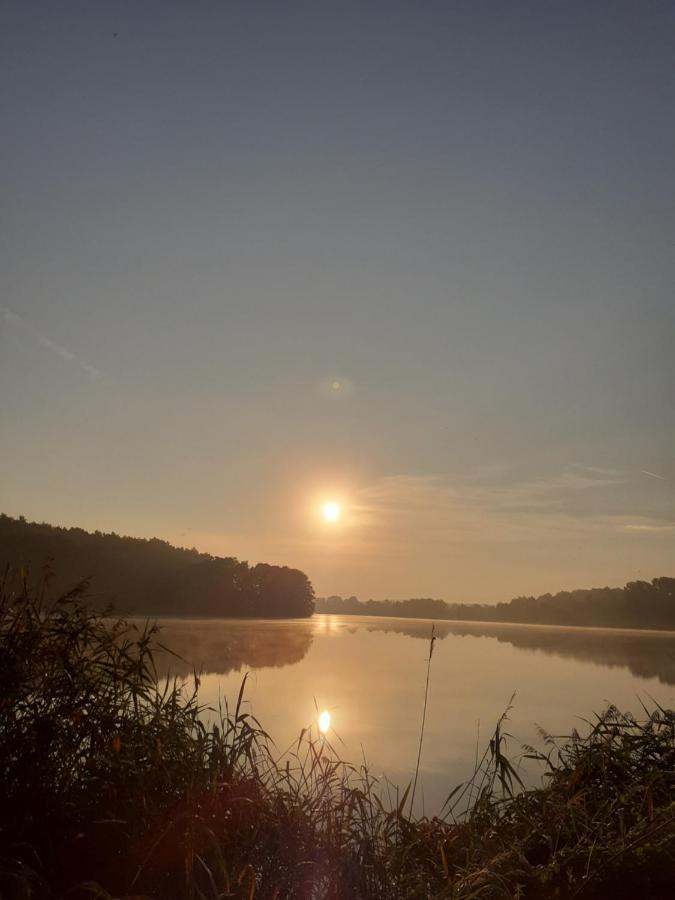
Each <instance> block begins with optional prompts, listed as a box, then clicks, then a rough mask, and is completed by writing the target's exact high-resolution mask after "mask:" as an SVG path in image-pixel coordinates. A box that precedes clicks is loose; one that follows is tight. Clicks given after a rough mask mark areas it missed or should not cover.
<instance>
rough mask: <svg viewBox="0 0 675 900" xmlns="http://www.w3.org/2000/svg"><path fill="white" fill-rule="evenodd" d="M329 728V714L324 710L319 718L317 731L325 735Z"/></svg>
mask: <svg viewBox="0 0 675 900" xmlns="http://www.w3.org/2000/svg"><path fill="white" fill-rule="evenodd" d="M329 728H330V713H329V712H328V710H327V709H324V711H323V712H322V713H321V715H320V716H319V731H320V732H321V734H325V733H326V732H327V731H328V729H329Z"/></svg>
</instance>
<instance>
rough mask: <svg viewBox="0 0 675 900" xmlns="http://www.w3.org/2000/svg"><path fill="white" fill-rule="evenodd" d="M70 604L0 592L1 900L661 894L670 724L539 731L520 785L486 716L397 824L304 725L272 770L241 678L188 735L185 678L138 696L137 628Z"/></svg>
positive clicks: (400, 800) (22, 589) (378, 797)
mask: <svg viewBox="0 0 675 900" xmlns="http://www.w3.org/2000/svg"><path fill="white" fill-rule="evenodd" d="M84 593H85V586H84V585H80V586H79V587H78V588H76V589H75V590H72V591H70V592H69V593H67V594H65V595H63V596H62V597H60V598H59V599H58V600H56V601H54V602H51V601H49V600H48V599H47V592H46V590H45V587H44V585H42V586H41V587H38V588H37V589H36V590H35V591H32V590H30V589H29V588H28V587H27V586H26V584H25V583H19V584H14V585H8V584H7V583H5V585H4V588H3V590H2V594H1V596H0V679H1V681H2V685H3V692H2V695H1V696H0V783H1V784H2V789H3V794H4V796H3V802H2V803H1V804H0V895H1V896H2V897H3V898H27V897H36V898H52V897H63V896H66V895H68V896H69V897H74V898H79V897H98V898H104V897H105V898H107V897H128V898H130V897H132V896H133V897H137V898H138V897H154V898H207V900H216V898H226V897H228V898H229V897H231V898H242V900H243V898H247V900H252V898H261V900H281V898H335V900H338V898H339V900H342V898H345V900H347V898H357V897H358V898H378V900H379V898H387V900H390V898H391V897H400V898H420V897H432V898H453V900H464V898H466V900H468V898H478V897H480V898H513V897H520V898H537V900H539V898H541V900H543V898H568V900H572V898H601V897H602V898H605V897H607V896H613V897H615V898H624V897H625V898H628V897H631V898H633V897H638V896H641V897H650V898H656V900H658V898H665V897H670V896H671V890H672V883H673V878H674V877H675V802H674V801H675V714H674V713H673V712H671V711H668V710H665V709H662V708H660V707H658V706H654V707H652V708H651V709H645V710H644V715H643V716H642V717H641V718H640V719H636V718H633V717H632V716H630V715H624V714H622V713H620V712H618V711H617V710H615V709H613V708H610V709H608V710H606V711H605V712H604V713H603V714H602V715H600V716H598V717H597V718H596V719H594V720H593V721H592V722H591V723H589V726H588V729H587V731H586V732H585V733H584V734H582V735H576V734H575V735H572V736H571V737H570V738H568V739H566V740H564V741H562V742H558V741H556V740H554V739H553V738H551V737H548V736H542V741H543V747H544V751H543V752H542V751H540V750H538V751H536V750H532V749H531V750H527V751H526V752H527V755H528V756H529V757H531V759H530V762H532V763H534V762H536V763H537V764H539V765H541V767H542V773H543V786H542V787H540V788H537V789H530V790H521V788H520V785H519V783H518V770H517V766H516V765H514V763H512V762H511V761H510V760H509V758H508V756H507V752H506V744H505V736H504V727H505V723H504V721H501V722H499V723H498V725H497V728H496V730H495V733H494V735H493V738H492V740H491V742H490V744H489V746H488V748H487V750H486V752H485V754H484V756H483V758H482V760H480V761H479V763H478V764H477V767H476V771H475V773H474V774H473V776H472V777H471V778H470V779H469V780H468V781H467V783H466V784H464V785H461V786H460V787H459V788H457V789H456V790H454V791H452V792H449V793H450V796H449V798H448V802H447V803H446V805H445V807H444V810H443V812H442V814H441V815H440V816H438V817H433V818H429V817H425V816H419V815H413V814H412V813H411V810H410V806H411V803H410V797H409V791H408V790H407V789H406V788H405V787H404V788H403V789H402V790H401V792H400V793H399V794H395V795H394V798H393V799H392V800H391V801H385V800H384V799H383V796H384V797H386V796H387V792H386V791H385V792H384V793H383V794H381V793H380V790H379V787H378V784H377V782H376V781H375V780H374V779H373V777H372V776H371V774H370V772H369V771H368V768H367V766H365V765H361V766H356V767H355V766H351V765H350V764H348V763H346V762H344V761H342V760H341V759H340V757H339V755H338V753H337V752H336V751H335V749H334V748H333V746H332V744H331V741H330V739H329V740H324V739H323V738H321V737H320V736H319V735H318V734H317V733H316V732H315V730H314V729H313V728H311V729H309V730H307V731H305V732H303V733H302V734H301V735H300V736H299V738H298V741H297V743H296V745H295V746H294V747H293V748H292V749H291V750H290V751H289V752H288V753H286V754H285V755H283V756H281V757H279V756H278V752H277V750H276V748H275V747H274V745H273V743H272V742H271V739H270V738H269V736H268V735H267V734H266V733H265V731H264V730H263V727H262V725H261V724H260V723H258V722H257V721H256V719H255V718H253V716H252V715H250V714H249V713H248V712H247V711H246V705H245V703H244V702H243V700H242V698H243V692H244V687H245V681H244V683H242V692H241V693H240V695H239V698H238V700H237V701H236V703H235V704H234V706H233V707H232V708H228V707H227V706H226V705H224V706H223V707H222V709H220V710H217V711H212V713H211V714H210V715H211V719H212V720H211V723H210V724H209V719H208V715H209V714H208V713H207V711H206V710H204V709H202V708H201V707H200V705H199V699H198V693H197V690H196V689H197V687H198V683H199V679H198V677H197V676H195V679H194V680H193V682H192V683H191V685H190V684H189V683H188V684H186V683H183V682H180V681H178V680H173V679H168V680H166V679H161V680H158V679H157V677H156V672H155V665H154V654H155V651H156V649H157V647H158V646H159V642H160V641H161V634H160V633H158V631H157V629H156V627H153V626H147V627H145V628H140V629H139V628H137V627H135V626H133V625H131V624H130V623H128V622H127V621H125V620H124V619H117V620H114V621H112V622H111V621H110V620H109V619H108V620H106V619H105V618H104V617H103V616H102V615H101V614H100V613H98V612H95V611H93V610H92V608H91V605H90V604H89V603H87V602H85V597H84ZM214 717H215V718H214Z"/></svg>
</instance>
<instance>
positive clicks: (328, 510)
mask: <svg viewBox="0 0 675 900" xmlns="http://www.w3.org/2000/svg"><path fill="white" fill-rule="evenodd" d="M321 515H322V516H323V518H324V521H326V522H337V521H338V520H339V519H340V516H341V515H342V508H341V506H340V504H339V503H336V502H335V500H329V501H328V502H327V503H324V504H323V506H322V507H321Z"/></svg>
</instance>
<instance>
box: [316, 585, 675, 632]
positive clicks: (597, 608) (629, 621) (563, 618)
mask: <svg viewBox="0 0 675 900" xmlns="http://www.w3.org/2000/svg"><path fill="white" fill-rule="evenodd" d="M316 612H318V613H333V614H341V615H351V616H401V617H403V618H419V619H452V620H456V621H457V620H458V621H471V622H514V623H516V622H517V623H520V624H536V625H586V626H597V627H608V628H675V578H654V579H653V580H652V581H629V582H628V584H627V585H626V586H625V587H622V588H610V587H603V588H588V589H581V590H576V591H559V592H558V593H557V594H541V595H540V596H539V597H515V598H514V599H513V600H509V601H508V602H507V603H498V604H497V605H496V606H490V605H488V604H480V603H446V602H445V601H444V600H434V599H431V598H429V597H417V598H413V599H411V600H382V601H375V600H367V601H365V602H362V601H361V600H359V599H358V597H339V596H332V597H319V598H318V599H317V601H316Z"/></svg>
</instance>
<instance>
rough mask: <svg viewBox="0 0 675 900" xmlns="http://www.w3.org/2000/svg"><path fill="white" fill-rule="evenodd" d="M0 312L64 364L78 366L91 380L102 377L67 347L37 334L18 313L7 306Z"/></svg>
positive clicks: (5, 318) (6, 319) (0, 308)
mask: <svg viewBox="0 0 675 900" xmlns="http://www.w3.org/2000/svg"><path fill="white" fill-rule="evenodd" d="M0 312H2V317H3V319H4V320H5V322H7V323H8V324H10V325H13V326H15V327H16V328H21V329H23V330H24V331H26V332H28V334H30V336H31V337H32V338H33V339H34V340H36V341H37V342H38V344H39V345H40V346H41V347H44V348H45V350H49V351H50V353H54V354H55V355H56V356H58V357H59V358H60V359H62V360H63V361H64V362H67V363H71V364H73V365H75V366H78V367H79V368H80V369H82V371H83V372H85V373H86V374H87V375H88V376H89V377H90V378H94V379H98V378H101V377H102V373H101V372H100V371H99V370H98V369H97V368H96V367H95V366H92V365H91V364H90V363H88V362H85V360H83V359H80V357H79V356H77V355H76V354H75V353H72V352H71V351H70V350H68V349H67V347H64V346H62V345H61V344H57V343H56V341H53V340H52V339H51V338H49V337H47V336H46V335H44V334H39V333H38V332H36V331H35V330H34V329H33V328H31V326H30V325H28V323H27V322H26V320H25V319H24V318H23V317H22V316H20V315H19V314H18V313H15V312H14V311H13V310H11V309H8V308H7V307H6V306H0Z"/></svg>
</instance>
